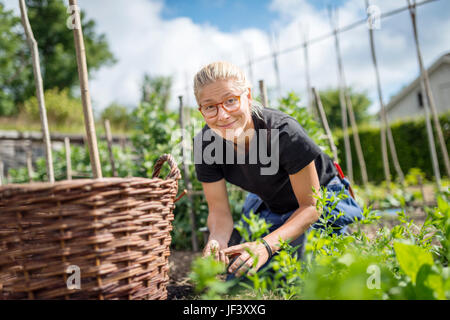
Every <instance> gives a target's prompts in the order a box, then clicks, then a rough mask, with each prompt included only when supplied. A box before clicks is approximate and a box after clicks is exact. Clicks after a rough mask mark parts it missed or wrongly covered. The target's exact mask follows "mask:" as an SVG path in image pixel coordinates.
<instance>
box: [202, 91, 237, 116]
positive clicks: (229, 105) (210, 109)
mask: <svg viewBox="0 0 450 320" xmlns="http://www.w3.org/2000/svg"><path fill="white" fill-rule="evenodd" d="M241 95H242V94H241ZM220 105H222V108H224V109H225V111H226V112H235V111H237V110H239V108H240V106H241V96H230V97H228V98H226V99H225V100H224V101H223V102H221V103H216V104H210V105H205V106H200V107H199V108H198V110H200V112H201V113H202V115H203V116H204V117H205V118H214V117H215V116H217V115H218V114H219V106H220Z"/></svg>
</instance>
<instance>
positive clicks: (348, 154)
mask: <svg viewBox="0 0 450 320" xmlns="http://www.w3.org/2000/svg"><path fill="white" fill-rule="evenodd" d="M328 15H329V19H330V24H331V27H332V29H333V34H334V46H335V50H336V57H337V65H338V82H339V104H340V105H341V118H342V119H341V120H342V131H343V135H344V148H345V163H346V167H347V175H348V177H349V180H350V181H351V182H353V164H352V151H351V147H350V138H349V135H348V119H347V104H346V101H345V83H344V81H345V80H344V76H343V73H344V72H343V67H342V60H341V55H340V48H339V37H338V35H337V24H338V12H337V10H336V9H334V10H333V11H332V9H331V8H330V7H328Z"/></svg>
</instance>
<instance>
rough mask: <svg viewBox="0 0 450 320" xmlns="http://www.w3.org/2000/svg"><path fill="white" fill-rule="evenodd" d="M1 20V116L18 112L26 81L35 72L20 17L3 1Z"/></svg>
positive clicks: (0, 7)
mask: <svg viewBox="0 0 450 320" xmlns="http://www.w3.org/2000/svg"><path fill="white" fill-rule="evenodd" d="M0 22H1V23H0V116H9V115H13V114H14V113H16V112H17V109H16V103H17V101H19V100H20V97H23V93H24V89H25V88H24V87H25V86H24V83H25V82H26V81H27V79H30V78H32V77H33V73H32V68H31V60H30V59H28V58H27V57H26V50H27V46H26V42H25V40H24V37H22V36H21V35H20V34H19V32H18V31H19V30H20V29H22V32H23V28H22V25H21V23H20V17H17V16H14V14H13V11H11V10H9V11H6V10H5V7H4V5H3V4H2V3H1V2H0ZM22 101H23V100H22Z"/></svg>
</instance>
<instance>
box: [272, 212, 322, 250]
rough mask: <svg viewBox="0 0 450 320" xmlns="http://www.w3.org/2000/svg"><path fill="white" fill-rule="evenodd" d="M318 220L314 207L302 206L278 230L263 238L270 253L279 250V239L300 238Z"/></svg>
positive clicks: (290, 239)
mask: <svg viewBox="0 0 450 320" xmlns="http://www.w3.org/2000/svg"><path fill="white" fill-rule="evenodd" d="M318 219H319V214H318V213H317V209H316V207H315V206H302V207H300V208H298V209H297V210H296V211H294V212H293V213H292V215H291V216H290V217H289V219H288V220H287V221H286V222H285V223H284V224H283V225H282V226H281V227H279V228H278V229H276V230H275V231H273V232H272V233H270V234H268V235H267V236H265V237H264V240H266V242H267V243H268V244H269V246H270V247H271V249H272V252H275V251H277V250H278V249H279V247H280V243H279V239H280V238H281V239H283V240H284V241H289V242H290V241H293V240H295V239H297V238H298V237H300V236H301V235H302V234H303V233H304V232H305V231H306V230H307V229H308V228H309V227H310V226H311V225H312V224H313V223H314V222H316V221H317V220H318Z"/></svg>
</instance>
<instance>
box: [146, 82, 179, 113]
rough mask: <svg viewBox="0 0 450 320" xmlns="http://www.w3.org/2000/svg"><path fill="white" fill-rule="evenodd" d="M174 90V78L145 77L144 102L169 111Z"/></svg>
mask: <svg viewBox="0 0 450 320" xmlns="http://www.w3.org/2000/svg"><path fill="white" fill-rule="evenodd" d="M171 88H172V77H165V76H150V75H148V74H145V75H144V81H143V83H142V102H148V103H150V104H151V105H154V106H156V107H157V108H160V109H161V110H163V111H167V105H168V103H169V100H170V90H171Z"/></svg>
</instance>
